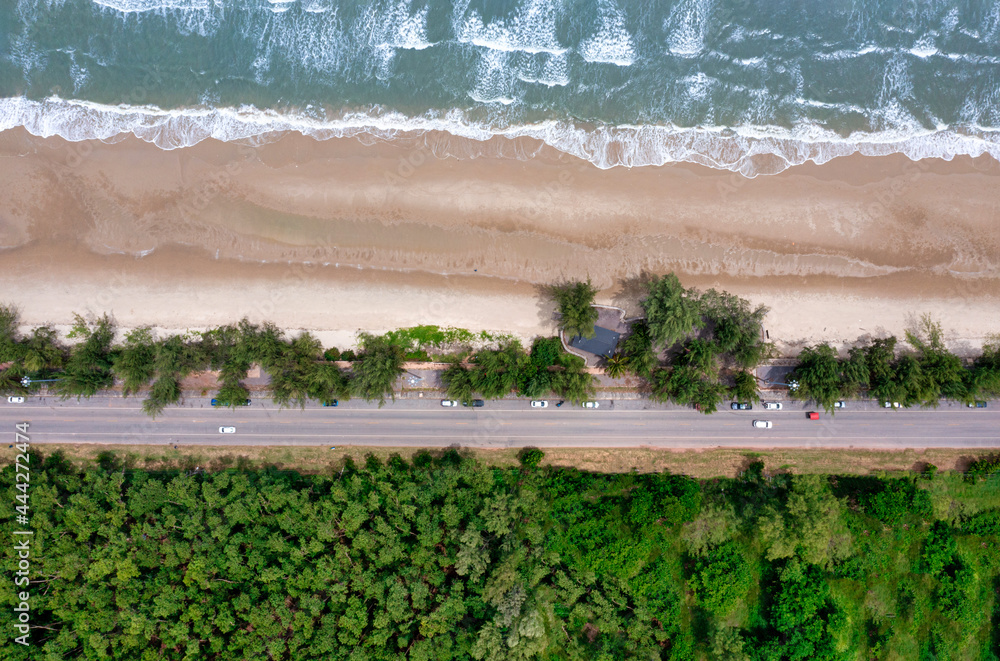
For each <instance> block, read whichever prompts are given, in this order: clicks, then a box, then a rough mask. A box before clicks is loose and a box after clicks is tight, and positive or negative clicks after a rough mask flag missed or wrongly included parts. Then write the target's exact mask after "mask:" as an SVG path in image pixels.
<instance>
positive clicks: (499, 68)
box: [469, 50, 515, 106]
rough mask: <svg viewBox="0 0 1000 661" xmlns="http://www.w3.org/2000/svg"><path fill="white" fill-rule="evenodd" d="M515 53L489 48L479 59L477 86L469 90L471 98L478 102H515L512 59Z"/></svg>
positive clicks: (507, 103) (506, 104) (505, 103)
mask: <svg viewBox="0 0 1000 661" xmlns="http://www.w3.org/2000/svg"><path fill="white" fill-rule="evenodd" d="M514 55H515V53H511V52H508V51H497V50H487V51H485V52H483V53H482V57H480V59H479V66H478V68H477V70H476V86H475V88H474V89H472V90H470V91H469V98H471V99H472V100H473V101H476V102H477V103H500V104H503V105H505V106H508V105H510V104H512V103H514V99H515V94H514V90H513V86H514V67H512V66H511V59H512V58H513V56H514Z"/></svg>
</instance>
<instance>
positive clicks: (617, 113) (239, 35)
mask: <svg viewBox="0 0 1000 661" xmlns="http://www.w3.org/2000/svg"><path fill="white" fill-rule="evenodd" d="M17 126H23V127H25V128H26V129H27V130H28V131H30V132H31V133H34V134H37V135H46V136H48V135H60V136H63V137H65V138H68V139H71V140H83V139H89V138H100V139H103V140H114V139H116V138H120V137H121V136H124V135H128V134H134V135H136V136H138V137H140V138H142V139H144V140H148V141H150V142H153V143H155V144H157V145H159V146H160V147H162V148H164V149H170V148H177V147H182V146H187V145H191V144H194V143H197V142H199V141H201V140H204V139H206V138H209V137H212V138H217V139H220V140H237V139H243V138H247V137H249V136H261V135H269V134H272V133H273V132H276V131H287V130H295V131H300V132H302V133H304V134H307V135H312V136H315V137H316V138H317V139H324V138H331V137H337V136H345V135H347V136H350V135H359V134H368V135H372V136H378V137H380V138H385V139H391V138H393V137H394V136H397V135H400V134H402V133H406V134H411V132H415V131H425V130H442V131H447V132H449V133H452V134H455V135H458V136H464V137H467V138H472V139H474V140H485V139H487V138H489V137H491V136H494V135H505V136H510V137H517V136H530V137H534V138H537V139H539V140H541V141H543V142H545V143H547V144H549V145H551V146H552V147H555V148H556V149H559V150H561V151H564V152H567V153H571V154H575V155H577V156H580V157H583V158H586V159H588V160H589V161H591V162H593V163H594V164H595V165H597V166H599V167H602V168H609V167H615V166H623V165H624V166H641V165H650V164H662V163H669V162H678V161H689V162H697V163H703V164H706V165H709V166H712V167H717V168H725V169H730V170H736V171H740V172H742V173H743V174H746V175H750V176H752V175H756V174H768V173H773V172H777V171H780V170H783V169H785V168H787V167H788V166H789V165H794V164H798V163H802V162H805V161H809V160H812V161H816V162H825V161H827V160H829V159H831V158H834V157H836V156H838V155H843V154H849V153H852V152H855V151H860V152H861V153H865V154H889V153H904V154H906V155H908V156H910V157H911V158H927V157H943V158H951V157H952V156H954V155H958V154H968V155H973V156H979V155H982V154H990V155H992V157H993V158H1000V0H963V1H957V0H905V1H892V2H886V1H884V0H669V1H667V0H663V1H656V0H653V1H650V0H509V1H504V2H498V1H495V0H454V1H450V0H427V1H422V0H389V1H380V0H358V1H356V2H351V1H349V0H6V1H5V2H3V3H0V130H5V129H9V128H12V127H17Z"/></svg>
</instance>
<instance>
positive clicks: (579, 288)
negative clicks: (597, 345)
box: [551, 278, 598, 338]
mask: <svg viewBox="0 0 1000 661" xmlns="http://www.w3.org/2000/svg"><path fill="white" fill-rule="evenodd" d="M551 291H552V298H554V299H555V301H556V304H557V305H558V306H559V330H561V331H562V332H564V333H565V334H566V337H567V338H573V337H577V336H579V337H586V338H590V337H594V324H596V323H597V316H598V313H597V308H595V307H593V305H594V296H596V295H597V291H598V290H597V287H594V286H593V285H592V284H591V282H590V279H589V278H588V279H587V281H586V282H579V281H577V282H569V283H566V284H562V285H556V286H554V287H552V288H551Z"/></svg>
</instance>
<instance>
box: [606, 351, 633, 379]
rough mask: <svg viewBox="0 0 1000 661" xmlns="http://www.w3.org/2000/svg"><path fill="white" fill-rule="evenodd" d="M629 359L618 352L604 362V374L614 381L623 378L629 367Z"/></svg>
mask: <svg viewBox="0 0 1000 661" xmlns="http://www.w3.org/2000/svg"><path fill="white" fill-rule="evenodd" d="M626 363H627V359H626V358H625V356H624V355H623V354H621V353H620V352H616V353H615V355H613V356H611V357H610V358H608V359H607V360H606V361H604V373H605V374H606V375H608V376H609V377H611V378H612V379H617V378H619V377H621V376H623V375H624V374H625V372H626V369H627V367H628V365H627V364H626Z"/></svg>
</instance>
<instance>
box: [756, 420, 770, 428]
mask: <svg viewBox="0 0 1000 661" xmlns="http://www.w3.org/2000/svg"><path fill="white" fill-rule="evenodd" d="M753 426H754V427H755V428H757V429H770V428H771V421H770V420H754V421H753Z"/></svg>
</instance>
